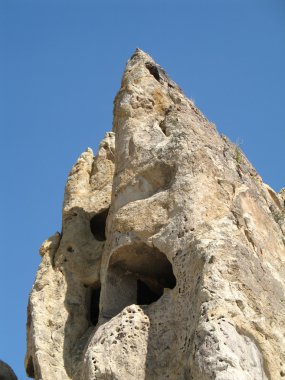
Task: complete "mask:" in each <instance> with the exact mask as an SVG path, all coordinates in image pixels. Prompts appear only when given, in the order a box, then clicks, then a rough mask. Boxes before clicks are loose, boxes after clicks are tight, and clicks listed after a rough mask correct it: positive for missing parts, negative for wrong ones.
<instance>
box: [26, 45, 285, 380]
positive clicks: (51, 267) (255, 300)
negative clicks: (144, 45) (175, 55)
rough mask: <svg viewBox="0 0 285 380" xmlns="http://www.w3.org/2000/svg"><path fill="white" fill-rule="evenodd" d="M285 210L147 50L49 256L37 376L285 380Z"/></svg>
mask: <svg viewBox="0 0 285 380" xmlns="http://www.w3.org/2000/svg"><path fill="white" fill-rule="evenodd" d="M284 199H285V193H284V191H282V192H280V193H279V194H277V193H275V192H274V190H272V189H271V188H270V187H269V186H268V185H266V184H264V183H263V182H262V180H261V178H260V176H259V175H258V174H257V173H256V171H255V170H254V168H253V167H252V165H251V164H250V163H249V162H248V160H247V159H246V157H245V156H244V154H243V153H242V152H241V150H240V149H239V147H237V146H236V145H235V144H233V143H231V142H230V141H229V140H228V139H227V138H226V137H224V136H221V135H219V133H218V132H217V131H216V128H215V126H214V125H213V124H212V123H210V122H209V121H208V120H207V119H206V118H205V117H204V116H203V114H202V113H201V112H200V111H199V110H198V109H197V108H196V107H195V105H194V104H193V102H192V101H191V100H188V99H187V98H186V97H185V96H184V94H183V93H182V91H181V90H180V88H179V87H178V86H177V85H176V84H175V83H174V82H173V81H172V80H171V79H169V78H168V76H167V75H166V73H165V71H164V70H163V69H162V68H161V67H160V66H159V65H157V64H156V63H155V62H154V61H153V60H152V59H151V57H149V56H148V55H147V54H145V53H144V52H142V51H141V50H139V49H137V50H136V52H135V53H134V55H133V56H132V57H131V58H130V60H129V61H128V64H127V66H126V69H125V72H124V75H123V79H122V85H121V88H120V90H119V93H118V95H117V96H116V99H115V105H114V124H113V132H109V133H107V134H106V137H105V138H104V140H103V141H102V142H101V144H100V147H99V151H98V154H97V155H96V156H95V157H94V156H93V152H92V151H91V149H88V150H87V151H86V152H85V153H83V154H82V155H81V156H80V158H79V159H78V161H77V162H76V164H75V166H74V167H73V168H72V170H71V172H70V174H69V176H68V180H67V185H66V189H65V196H64V204H63V217H62V232H61V233H57V234H55V235H54V236H52V237H51V238H49V239H48V240H47V241H45V242H44V243H43V245H42V247H41V249H40V253H41V255H42V263H41V265H40V267H39V270H38V273H37V277H36V280H35V283H34V286H33V289H32V292H31V296H30V300H29V308H28V322H27V340H28V347H27V354H26V361H25V363H26V370H27V374H28V375H29V376H30V377H33V378H35V379H37V380H39V379H41V380H54V379H58V380H66V379H74V380H101V379H118V380H128V379H133V380H142V379H147V380H166V379H171V380H180V379H181V380H182V379H183V380H185V379H187V380H190V379H193V380H210V379H218V380H237V379H238V380H277V379H282V378H284V379H285V292H284V290H285V265H284V262H285V236H284V233H285V209H284Z"/></svg>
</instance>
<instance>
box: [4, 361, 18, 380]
mask: <svg viewBox="0 0 285 380" xmlns="http://www.w3.org/2000/svg"><path fill="white" fill-rule="evenodd" d="M0 380H17V376H16V375H15V373H14V371H13V370H12V368H11V367H9V366H8V364H6V363H4V362H3V361H2V360H0Z"/></svg>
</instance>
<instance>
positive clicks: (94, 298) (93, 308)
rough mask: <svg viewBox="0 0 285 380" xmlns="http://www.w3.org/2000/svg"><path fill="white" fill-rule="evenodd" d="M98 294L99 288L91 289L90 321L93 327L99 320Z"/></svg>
mask: <svg viewBox="0 0 285 380" xmlns="http://www.w3.org/2000/svg"><path fill="white" fill-rule="evenodd" d="M100 292H101V288H96V289H94V288H93V289H91V297H90V298H91V299H90V321H91V323H92V325H93V326H95V325H97V323H98V319H99V303H100Z"/></svg>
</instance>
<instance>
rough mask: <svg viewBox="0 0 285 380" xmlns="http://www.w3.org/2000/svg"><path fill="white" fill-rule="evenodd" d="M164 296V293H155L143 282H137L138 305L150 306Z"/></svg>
mask: <svg viewBox="0 0 285 380" xmlns="http://www.w3.org/2000/svg"><path fill="white" fill-rule="evenodd" d="M162 294H163V289H162V291H157V292H155V291H153V290H151V288H150V287H149V286H147V284H145V283H144V282H143V281H141V280H137V304H138V305H150V304H151V303H153V302H155V301H157V300H159V298H160V297H161V296H162Z"/></svg>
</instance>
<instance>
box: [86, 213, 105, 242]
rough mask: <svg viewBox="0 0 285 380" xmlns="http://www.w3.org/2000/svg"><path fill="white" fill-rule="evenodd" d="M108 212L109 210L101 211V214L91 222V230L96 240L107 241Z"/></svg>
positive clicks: (95, 216)
mask: <svg viewBox="0 0 285 380" xmlns="http://www.w3.org/2000/svg"><path fill="white" fill-rule="evenodd" d="M108 212H109V209H106V210H104V211H101V212H100V213H98V214H96V215H94V216H93V218H91V220H90V229H91V232H92V234H93V236H94V237H95V239H96V240H99V241H104V240H106V234H105V229H106V219H107V216H108Z"/></svg>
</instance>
